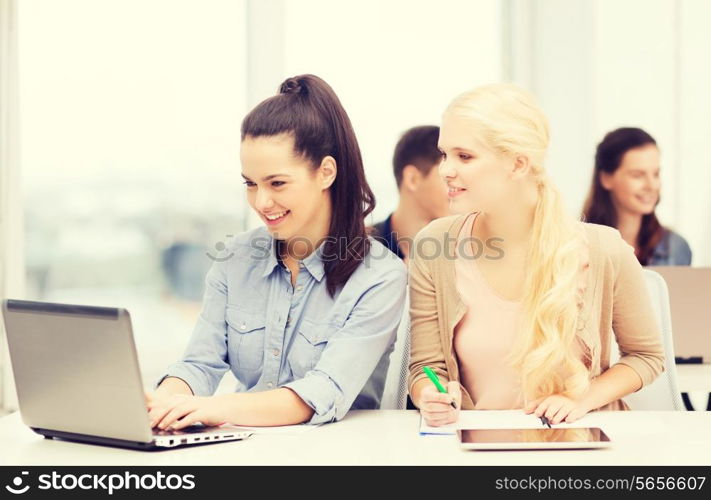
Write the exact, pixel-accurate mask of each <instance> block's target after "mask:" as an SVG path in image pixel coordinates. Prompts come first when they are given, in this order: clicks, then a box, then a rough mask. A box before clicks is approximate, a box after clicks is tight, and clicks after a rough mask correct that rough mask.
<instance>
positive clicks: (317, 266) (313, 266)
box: [262, 238, 326, 282]
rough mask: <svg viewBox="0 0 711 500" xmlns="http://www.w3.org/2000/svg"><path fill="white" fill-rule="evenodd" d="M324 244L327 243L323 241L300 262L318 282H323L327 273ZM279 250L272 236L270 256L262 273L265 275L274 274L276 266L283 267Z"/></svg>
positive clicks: (301, 266) (300, 265)
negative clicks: (324, 264) (324, 263)
mask: <svg viewBox="0 0 711 500" xmlns="http://www.w3.org/2000/svg"><path fill="white" fill-rule="evenodd" d="M324 245H325V243H321V245H320V246H319V247H318V248H317V249H316V250H314V251H313V252H311V255H309V256H308V257H306V258H305V259H304V260H302V261H301V262H300V263H299V267H300V268H302V269H304V268H305V269H306V270H307V271H308V272H309V274H311V276H313V277H314V278H315V279H316V281H318V282H321V280H322V279H323V276H324V274H325V273H326V271H325V269H324V266H323V259H322V258H321V256H322V255H323V249H324ZM277 250H278V248H277V240H275V239H274V238H271V241H270V243H269V256H268V257H267V260H266V263H265V265H264V272H263V273H262V276H263V277H267V276H269V275H270V274H272V273H273V272H274V269H275V268H276V267H283V264H282V263H281V260H280V259H279V258H278V257H277Z"/></svg>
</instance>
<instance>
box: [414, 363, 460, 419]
mask: <svg viewBox="0 0 711 500" xmlns="http://www.w3.org/2000/svg"><path fill="white" fill-rule="evenodd" d="M422 371H423V372H425V375H427V376H428V377H429V379H430V380H431V381H432V383H433V384H434V385H435V387H436V388H437V390H438V391H439V392H442V393H444V394H447V389H445V388H444V386H443V385H442V382H440V381H439V377H437V374H436V373H435V372H434V371H433V370H432V368H430V367H429V366H423V367H422ZM450 404H451V405H452V408H454V409H455V410H456V409H457V404H456V403H455V402H454V401H452V402H451V403H450Z"/></svg>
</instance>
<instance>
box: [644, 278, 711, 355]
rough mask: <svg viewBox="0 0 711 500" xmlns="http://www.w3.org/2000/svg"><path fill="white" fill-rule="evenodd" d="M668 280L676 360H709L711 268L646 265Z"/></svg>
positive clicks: (710, 351) (710, 342)
mask: <svg viewBox="0 0 711 500" xmlns="http://www.w3.org/2000/svg"><path fill="white" fill-rule="evenodd" d="M647 269H651V270H653V271H656V272H658V273H659V274H661V275H662V277H663V278H664V281H666V282H667V288H669V302H670V308H671V316H672V334H673V337H674V353H675V355H676V357H677V362H697V363H702V362H703V363H711V268H710V267H689V266H649V267H648V268H647Z"/></svg>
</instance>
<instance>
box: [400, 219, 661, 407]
mask: <svg viewBox="0 0 711 500" xmlns="http://www.w3.org/2000/svg"><path fill="white" fill-rule="evenodd" d="M465 219H466V217H465V216H463V215H454V216H450V217H444V218H442V219H437V220H435V221H433V222H431V223H430V224H429V225H428V226H427V227H425V228H424V229H423V230H422V231H420V233H418V235H417V237H416V238H415V242H414V247H413V248H414V249H416V251H415V252H413V253H412V255H411V258H410V285H409V286H410V322H411V324H410V335H411V346H410V376H409V380H408V381H409V389H410V393H412V388H413V386H414V384H415V383H416V382H417V381H419V380H420V379H422V378H424V377H425V374H424V373H423V372H422V367H423V366H429V367H431V368H432V369H433V370H434V371H435V372H437V375H438V376H439V377H440V379H441V380H442V381H443V382H447V381H451V380H459V367H458V365H457V359H456V356H455V355H454V348H453V342H452V339H453V335H454V328H455V326H456V325H457V324H458V323H459V321H460V320H461V319H462V317H463V315H464V313H465V312H466V306H465V305H464V303H463V302H462V300H461V298H460V296H459V293H458V292H457V290H456V286H455V271H454V262H455V261H454V258H453V252H454V246H453V245H452V243H453V242H454V241H455V240H456V237H457V235H458V234H459V231H460V229H461V227H462V225H463V224H464V221H465ZM581 224H583V226H584V229H585V235H586V236H587V239H588V245H589V247H588V249H589V259H590V261H589V262H590V268H589V272H587V273H586V274H587V276H586V280H587V283H586V287H585V292H584V295H583V300H584V302H585V305H584V307H583V308H582V311H583V312H582V313H581V314H585V315H586V316H589V317H586V318H584V323H583V324H585V328H589V329H592V330H591V331H592V332H599V335H589V336H590V337H592V339H593V340H592V342H593V345H592V346H590V347H591V349H592V353H591V355H592V359H591V366H590V377H591V379H592V378H594V377H596V376H598V375H600V374H601V373H603V372H604V371H606V370H607V369H608V368H610V347H611V346H610V343H611V337H610V335H611V334H613V332H614V334H615V336H616V338H617V343H618V345H619V348H620V360H619V361H618V363H619V364H624V365H627V366H629V367H630V368H632V369H633V370H634V371H635V372H636V373H637V374H638V375H639V377H640V378H641V379H642V385H643V386H644V385H646V384H649V383H650V382H652V381H653V380H654V379H655V378H656V377H657V376H658V375H659V374H660V373H662V372H663V371H664V352H663V349H662V343H661V335H660V332H659V328H658V326H657V324H656V321H655V320H654V315H653V311H652V307H651V301H650V299H649V295H648V292H647V288H646V286H645V282H644V276H643V275H642V268H641V266H640V264H639V262H638V261H637V258H636V257H635V255H634V249H633V248H632V247H631V246H630V245H628V244H627V243H626V242H625V241H624V240H623V239H622V237H621V236H620V233H619V232H618V231H617V230H616V229H613V228H610V227H607V226H601V225H597V224H587V223H581ZM433 256H436V257H433ZM462 408H463V409H472V408H474V402H473V401H472V399H471V396H470V395H469V394H468V393H467V391H466V389H464V387H462ZM600 409H601V410H602V409H604V410H624V409H628V407H627V405H625V404H624V402H622V401H621V400H618V401H614V402H612V403H610V404H609V405H606V406H604V407H603V408H600Z"/></svg>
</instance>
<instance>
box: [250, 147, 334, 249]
mask: <svg viewBox="0 0 711 500" xmlns="http://www.w3.org/2000/svg"><path fill="white" fill-rule="evenodd" d="M240 160H241V162H242V177H243V178H244V183H245V185H246V186H247V201H248V202H249V206H250V207H252V209H253V210H254V211H255V212H256V213H257V214H258V215H259V217H260V218H261V219H262V221H263V222H264V224H265V225H266V226H267V229H269V232H270V233H271V234H272V236H274V237H275V238H277V239H280V240H291V239H293V238H296V237H299V238H308V239H310V240H311V241H313V242H314V243H315V242H316V240H318V239H319V238H322V237H324V236H326V235H325V234H320V233H323V228H324V227H325V228H326V231H327V230H328V225H329V223H330V217H331V204H330V194H329V189H328V188H329V187H330V186H331V184H332V183H333V181H334V180H335V175H336V167H335V162H334V161H333V159H332V158H331V157H326V158H325V159H324V161H323V163H322V164H321V165H320V166H319V168H317V169H314V168H313V167H312V165H311V164H310V162H308V161H307V160H306V159H304V158H301V157H300V156H298V155H296V154H295V152H294V139H293V138H292V136H291V135H287V134H282V135H278V136H260V137H252V136H247V137H246V138H245V139H244V141H242V147H241V151H240Z"/></svg>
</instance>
